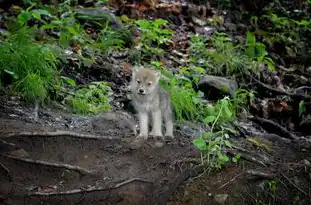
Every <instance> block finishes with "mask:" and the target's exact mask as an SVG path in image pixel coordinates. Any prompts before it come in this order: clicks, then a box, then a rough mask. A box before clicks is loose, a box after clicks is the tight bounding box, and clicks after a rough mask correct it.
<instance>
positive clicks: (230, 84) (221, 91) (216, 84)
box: [198, 75, 238, 100]
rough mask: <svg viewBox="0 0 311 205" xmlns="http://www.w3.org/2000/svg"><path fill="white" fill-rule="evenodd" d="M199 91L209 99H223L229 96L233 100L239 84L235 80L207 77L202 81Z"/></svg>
mask: <svg viewBox="0 0 311 205" xmlns="http://www.w3.org/2000/svg"><path fill="white" fill-rule="evenodd" d="M198 89H199V90H200V91H202V92H203V93H204V94H205V97H207V98H209V99H215V100H216V99H222V98H223V95H229V96H230V97H231V98H234V97H235V92H236V90H237V89H238V84H237V82H236V81H235V80H230V79H227V78H224V77H219V76H213V75H205V76H204V77H203V78H201V79H200V81H199V84H198Z"/></svg>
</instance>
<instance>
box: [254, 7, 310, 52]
mask: <svg viewBox="0 0 311 205" xmlns="http://www.w3.org/2000/svg"><path fill="white" fill-rule="evenodd" d="M251 20H252V24H253V26H254V27H255V29H256V30H255V34H256V35H258V36H261V37H262V38H263V42H264V43H265V44H267V45H268V47H269V48H273V47H274V46H275V44H276V43H278V44H279V45H282V46H283V48H281V49H282V55H284V53H286V54H287V55H289V56H295V55H304V54H305V52H307V49H308V47H310V45H309V43H307V42H308V39H309V38H310V31H311V28H310V25H311V21H310V20H309V19H300V20H295V19H292V18H289V17H284V16H279V15H277V14H275V13H269V14H266V15H262V16H260V17H252V19H251Z"/></svg>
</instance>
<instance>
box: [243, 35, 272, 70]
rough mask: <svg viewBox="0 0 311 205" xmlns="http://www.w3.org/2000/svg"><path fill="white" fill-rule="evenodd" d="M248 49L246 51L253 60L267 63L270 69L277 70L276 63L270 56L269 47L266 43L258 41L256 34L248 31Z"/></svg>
mask: <svg viewBox="0 0 311 205" xmlns="http://www.w3.org/2000/svg"><path fill="white" fill-rule="evenodd" d="M246 40H247V44H246V49H245V53H246V55H248V57H250V58H251V59H252V60H255V61H257V62H259V63H265V64H267V66H268V68H269V69H270V70H275V64H274V61H273V60H272V58H269V57H268V56H267V55H268V52H267V48H266V46H265V44H263V43H259V42H256V37H255V35H254V34H252V33H250V32H247V34H246Z"/></svg>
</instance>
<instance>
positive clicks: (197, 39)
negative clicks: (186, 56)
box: [190, 33, 253, 76]
mask: <svg viewBox="0 0 311 205" xmlns="http://www.w3.org/2000/svg"><path fill="white" fill-rule="evenodd" d="M206 43H207V42H206V39H205V38H204V37H201V36H193V37H192V38H191V52H192V53H191V59H190V62H191V64H193V65H195V66H199V67H202V68H205V69H206V70H207V72H208V73H210V74H218V75H219V74H220V75H224V76H232V75H234V74H236V75H238V74H243V73H246V72H247V71H248V70H251V69H252V68H253V65H252V63H251V61H250V59H249V58H248V57H247V56H246V55H245V54H244V53H243V51H242V48H241V47H237V46H234V44H233V43H232V42H231V39H230V38H229V37H228V36H227V35H226V34H224V33H217V34H215V35H214V36H213V37H212V38H211V40H210V41H209V48H208V47H207V45H206Z"/></svg>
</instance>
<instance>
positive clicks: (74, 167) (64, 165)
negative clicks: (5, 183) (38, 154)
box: [1, 154, 92, 175]
mask: <svg viewBox="0 0 311 205" xmlns="http://www.w3.org/2000/svg"><path fill="white" fill-rule="evenodd" d="M1 156H3V157H5V158H9V159H14V160H17V161H22V162H26V163H32V164H38V165H43V166H50V167H58V168H65V169H69V170H74V171H76V172H79V173H80V174H82V175H85V174H92V172H91V171H89V170H87V169H84V168H82V167H79V166H73V165H69V164H59V163H53V162H47V161H41V160H33V159H26V158H18V157H14V156H10V155H3V154H1Z"/></svg>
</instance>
